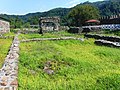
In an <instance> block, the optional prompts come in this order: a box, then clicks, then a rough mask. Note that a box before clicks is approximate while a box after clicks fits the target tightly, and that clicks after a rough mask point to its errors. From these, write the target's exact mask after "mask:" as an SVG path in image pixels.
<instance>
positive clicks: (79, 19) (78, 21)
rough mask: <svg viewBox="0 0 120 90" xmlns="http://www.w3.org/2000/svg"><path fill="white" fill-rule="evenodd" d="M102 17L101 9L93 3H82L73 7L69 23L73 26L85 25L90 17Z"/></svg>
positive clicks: (69, 15)
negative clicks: (92, 4)
mask: <svg viewBox="0 0 120 90" xmlns="http://www.w3.org/2000/svg"><path fill="white" fill-rule="evenodd" d="M99 17H100V14H99V10H98V9H97V8H96V7H94V6H91V5H87V4H86V5H80V6H76V7H75V8H73V9H72V10H71V11H70V12H69V14H68V18H69V23H70V25H72V26H81V25H84V23H85V21H87V20H89V19H98V18H99Z"/></svg>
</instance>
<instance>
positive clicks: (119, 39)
mask: <svg viewBox="0 0 120 90" xmlns="http://www.w3.org/2000/svg"><path fill="white" fill-rule="evenodd" d="M84 36H85V37H87V38H95V39H103V40H107V41H112V42H120V37H117V36H103V35H98V34H85V35H84Z"/></svg>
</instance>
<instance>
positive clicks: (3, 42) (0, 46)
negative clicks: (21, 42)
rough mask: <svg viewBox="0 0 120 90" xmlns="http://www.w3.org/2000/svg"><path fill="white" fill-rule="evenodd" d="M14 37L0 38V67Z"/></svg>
mask: <svg viewBox="0 0 120 90" xmlns="http://www.w3.org/2000/svg"><path fill="white" fill-rule="evenodd" d="M11 43H12V39H0V68H1V66H2V64H3V62H4V59H5V57H6V55H7V53H8V50H9V48H10V46H11Z"/></svg>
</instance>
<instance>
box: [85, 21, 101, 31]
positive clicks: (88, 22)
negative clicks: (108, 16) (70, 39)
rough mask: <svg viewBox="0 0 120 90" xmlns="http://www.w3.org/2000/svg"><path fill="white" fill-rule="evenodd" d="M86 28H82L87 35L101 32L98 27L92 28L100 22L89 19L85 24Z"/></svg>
mask: <svg viewBox="0 0 120 90" xmlns="http://www.w3.org/2000/svg"><path fill="white" fill-rule="evenodd" d="M85 23H86V25H87V26H89V27H84V28H83V32H85V33H88V32H99V31H100V30H101V28H100V27H94V25H99V24H100V21H99V20H95V19H91V20H88V21H86V22H85Z"/></svg>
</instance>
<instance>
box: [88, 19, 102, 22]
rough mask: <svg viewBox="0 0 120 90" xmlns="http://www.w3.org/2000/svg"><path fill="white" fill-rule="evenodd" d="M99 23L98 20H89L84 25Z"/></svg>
mask: <svg viewBox="0 0 120 90" xmlns="http://www.w3.org/2000/svg"><path fill="white" fill-rule="evenodd" d="M93 22H94V23H100V21H99V20H95V19H91V20H88V21H86V23H93Z"/></svg>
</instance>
